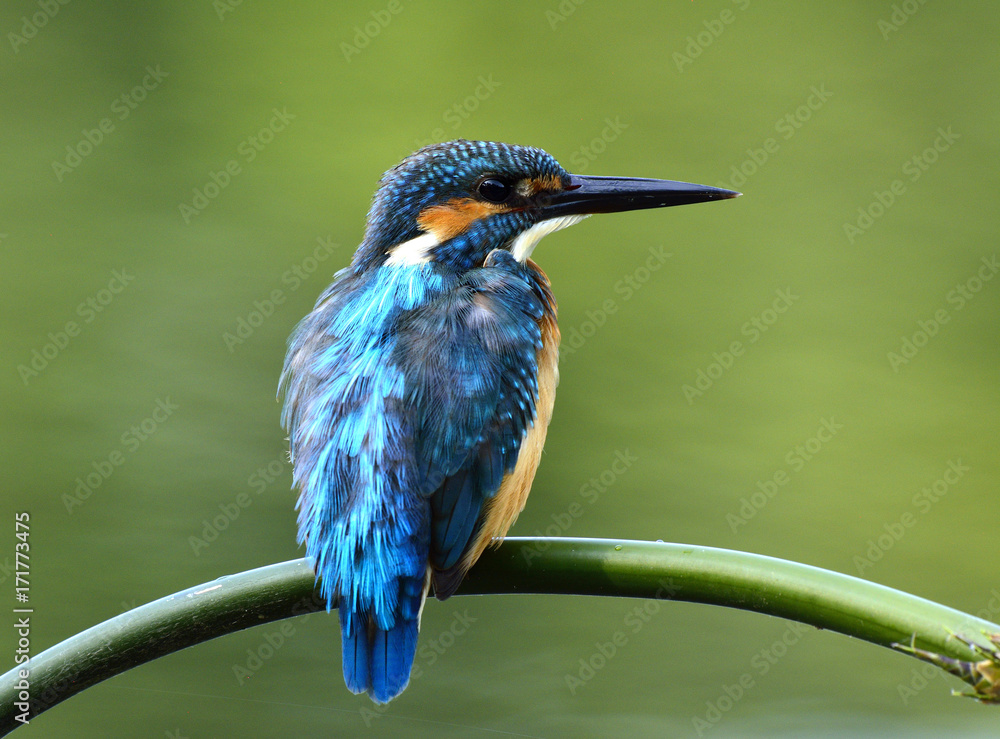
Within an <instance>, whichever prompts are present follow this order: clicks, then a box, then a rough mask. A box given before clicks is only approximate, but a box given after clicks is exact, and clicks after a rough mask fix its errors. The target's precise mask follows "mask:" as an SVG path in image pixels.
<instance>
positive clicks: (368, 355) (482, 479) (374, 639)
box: [281, 140, 739, 703]
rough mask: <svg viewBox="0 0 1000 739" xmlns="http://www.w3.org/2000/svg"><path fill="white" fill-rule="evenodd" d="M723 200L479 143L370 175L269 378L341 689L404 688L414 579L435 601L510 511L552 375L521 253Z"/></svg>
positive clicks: (536, 442)
mask: <svg viewBox="0 0 1000 739" xmlns="http://www.w3.org/2000/svg"><path fill="white" fill-rule="evenodd" d="M738 194H739V193H736V192H732V191H729V190H721V189H718V188H713V187H706V186H703V185H692V184H688V183H684V182H671V181H666V180H649V179H636V178H616V177H584V176H578V175H571V174H569V173H568V172H566V171H565V170H564V169H563V168H562V167H561V166H559V164H558V162H556V160H555V159H553V158H552V157H551V156H550V155H549V154H547V153H546V152H544V151H542V150H541V149H536V148H532V147H527V146H513V145H510V144H502V143H495V142H489V141H465V140H459V141H451V142H448V143H444V144H434V145H431V146H427V147H425V148H423V149H421V150H420V151H418V152H416V153H414V154H411V155H410V156H409V157H407V158H406V159H404V160H403V161H402V162H401V163H400V164H398V165H397V166H396V167H394V168H392V169H390V170H389V171H388V172H386V173H385V175H384V176H383V177H382V180H381V182H380V184H379V188H378V191H377V192H376V194H375V197H374V200H373V203H372V207H371V210H370V212H369V214H368V224H367V227H366V229H365V235H364V240H363V241H362V242H361V245H360V246H359V247H358V250H357V252H356V253H355V254H354V258H353V260H352V261H351V264H350V265H349V266H348V267H346V268H345V269H342V270H341V271H339V272H338V273H337V274H336V276H335V277H334V280H333V283H332V284H331V285H330V286H329V287H328V288H327V289H326V290H325V291H324V292H323V294H322V295H320V297H319V300H318V301H317V302H316V307H315V308H314V309H313V311H312V312H311V313H310V314H309V315H308V316H306V317H305V318H304V319H303V320H302V321H301V322H300V323H299V325H298V327H297V328H296V329H295V332H294V333H293V334H292V337H291V339H290V340H289V347H288V354H287V356H286V357H285V365H284V370H283V372H282V378H281V391H282V392H283V393H284V398H285V400H284V408H283V411H282V424H283V425H284V427H285V428H286V429H287V430H288V433H289V443H290V447H291V458H292V462H293V469H294V473H293V483H294V485H295V487H297V488H298V490H299V491H300V496H299V501H298V510H299V515H298V528H299V534H298V539H299V543H300V544H301V543H302V542H305V544H306V552H307V555H308V556H309V558H310V559H311V560H312V562H313V566H314V568H315V571H316V576H317V579H318V581H319V587H320V592H321V594H322V596H323V597H325V598H326V603H327V609H328V610H329V609H331V608H333V607H334V606H335V605H336V606H337V607H338V609H339V614H340V624H341V632H342V635H343V663H344V680H345V681H346V683H347V687H348V688H349V689H350V690H351V691H352V692H354V693H363V692H367V693H368V695H369V696H370V697H371V699H372V700H374V701H375V702H376V703H386V702H388V701H389V700H391V699H392V698H394V697H395V696H397V695H399V693H401V692H402V691H403V689H404V688H405V687H406V685H407V683H408V682H409V679H410V670H411V668H412V666H413V658H414V655H415V653H416V648H417V631H418V629H419V624H420V614H421V611H422V610H423V606H424V601H425V599H426V597H427V593H428V591H429V589H430V587H431V585H433V586H434V594H435V596H436V597H437V598H439V599H442V600H443V599H445V598H448V597H449V596H450V595H452V594H453V593H454V592H455V590H456V589H457V588H458V586H459V585H460V584H461V582H462V579H463V578H464V577H465V574H466V572H468V570H469V568H470V567H472V565H473V564H475V562H476V560H477V559H478V558H479V556H480V555H481V554H482V553H483V551H484V550H485V549H486V547H487V546H489V545H490V544H491V543H494V544H495V543H498V542H499V541H500V540H501V539H502V538H503V536H504V535H505V534H506V533H507V530H508V529H509V528H510V526H511V524H513V523H514V519H516V518H517V515H518V513H520V512H521V510H522V509H523V508H524V504H525V501H526V499H527V497H528V492H529V490H530V488H531V483H532V480H533V479H534V476H535V470H536V468H537V467H538V462H539V458H540V456H541V452H542V445H543V444H544V442H545V432H546V429H547V427H548V425H549V419H550V418H551V416H552V404H553V401H554V398H555V388H556V383H557V382H558V377H559V375H558V370H557V367H556V362H557V359H558V344H559V329H558V327H557V325H556V302H555V298H553V296H552V291H551V288H550V286H549V280H548V278H547V277H546V276H545V273H544V272H542V270H541V269H539V267H538V266H537V265H536V264H535V263H534V262H533V261H531V259H530V258H529V257H530V256H531V253H532V250H533V249H534V248H535V245H536V244H537V243H538V241H539V240H540V239H541V238H542V237H543V236H545V235H546V234H549V233H552V232H553V231H556V230H558V229H561V228H565V227H566V226H570V225H572V224H574V223H577V222H578V221H580V220H582V219H583V218H585V217H586V216H588V215H590V214H592V213H612V212H617V211H626V210H638V209H642V208H660V207H664V206H669V205H682V204H685V203H697V202H702V201H707V200H718V199H723V198H731V197H735V196H737V195H738Z"/></svg>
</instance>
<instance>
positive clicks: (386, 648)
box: [340, 578, 426, 703]
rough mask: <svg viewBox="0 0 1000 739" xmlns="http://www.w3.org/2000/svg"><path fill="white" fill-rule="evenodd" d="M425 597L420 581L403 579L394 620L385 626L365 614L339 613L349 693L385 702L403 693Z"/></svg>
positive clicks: (415, 648) (411, 666) (413, 654)
mask: <svg viewBox="0 0 1000 739" xmlns="http://www.w3.org/2000/svg"><path fill="white" fill-rule="evenodd" d="M425 597H426V590H425V587H424V581H423V580H418V579H416V578H404V579H402V581H401V583H400V592H399V599H398V601H397V604H396V608H395V613H394V616H395V622H394V623H393V624H392V625H391V626H390V627H389V628H387V629H383V628H380V627H379V626H378V625H377V624H376V623H375V620H374V618H373V617H372V616H370V615H368V614H359V613H352V614H341V617H340V629H341V636H342V641H343V661H344V682H346V683H347V687H348V688H349V689H350V691H351V692H352V693H355V694H357V693H368V695H369V696H370V697H371V699H372V700H373V701H375V702H376V703H388V702H389V701H391V700H392V699H393V698H395V697H396V696H397V695H399V694H400V693H402V692H403V690H404V689H405V688H406V686H407V684H408V683H409V682H410V671H411V670H412V669H413V658H414V657H415V656H416V653H417V632H418V631H419V629H420V609H421V606H422V605H423V601H424V598H425Z"/></svg>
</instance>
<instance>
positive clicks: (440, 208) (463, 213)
mask: <svg viewBox="0 0 1000 739" xmlns="http://www.w3.org/2000/svg"><path fill="white" fill-rule="evenodd" d="M506 210H507V208H504V207H502V206H498V205H493V204H492V203H484V202H483V201H481V200H473V199H472V198H452V199H451V200H449V201H448V202H447V203H443V204H441V205H432V206H431V207H430V208H426V209H424V210H423V211H422V212H421V213H420V215H419V216H418V217H417V225H419V226H420V228H421V229H422V230H424V231H426V232H427V233H431V234H434V237H435V238H436V239H437V240H438V241H439V242H441V243H444V242H445V241H447V240H448V239H453V238H455V237H456V236H458V235H459V234H462V233H465V231H466V230H468V228H469V226H471V225H472V222H473V221H478V220H479V219H480V218H486V217H487V216H491V215H493V214H494V213H503V212H504V211H506Z"/></svg>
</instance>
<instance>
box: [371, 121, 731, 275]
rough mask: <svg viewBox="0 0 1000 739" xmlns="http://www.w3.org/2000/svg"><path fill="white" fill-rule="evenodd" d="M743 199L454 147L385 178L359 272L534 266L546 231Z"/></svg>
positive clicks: (538, 153)
mask: <svg viewBox="0 0 1000 739" xmlns="http://www.w3.org/2000/svg"><path fill="white" fill-rule="evenodd" d="M737 195H739V193H736V192H733V191H731V190H722V189H719V188H715V187H708V186H705V185H692V184H689V183H686V182H672V181H669V180H649V179H639V178H630V177H589V176H581V175H572V174H570V173H568V172H567V171H566V170H564V169H563V168H562V167H561V166H559V163H558V162H557V161H556V160H555V159H554V158H553V157H552V156H551V155H549V154H548V153H546V152H544V151H542V150H541V149H536V148H534V147H530V146H515V145H512V144H502V143H497V142H493V141H465V140H462V139H460V140H458V141H449V142H447V143H443V144H432V145H431V146H426V147H424V148H423V149H421V150H420V151H417V152H416V153H414V154H411V155H410V156H408V157H407V158H406V159H404V160H403V161H402V162H400V163H399V164H398V165H396V166H395V167H393V168H392V169H390V170H389V171H388V172H386V173H385V175H383V177H382V180H381V182H380V184H379V189H378V191H377V192H376V193H375V198H374V201H373V203H372V207H371V210H370V211H369V214H368V226H367V229H366V231H365V238H364V241H363V242H362V244H361V246H360V247H359V249H358V251H357V253H356V254H355V256H354V263H353V266H354V268H355V270H356V271H358V272H362V271H365V270H367V269H370V268H373V267H377V266H381V265H383V264H415V263H422V262H438V263H442V264H445V265H447V266H449V267H450V268H452V269H454V270H456V271H459V272H464V271H466V270H469V269H472V268H474V267H479V266H481V265H482V264H483V261H484V260H485V259H486V256H487V255H488V254H489V253H490V252H491V251H493V250H494V249H509V250H510V251H511V252H512V253H513V254H514V256H515V257H516V258H517V259H518V260H520V261H524V260H526V259H527V258H528V257H529V256H530V255H531V252H532V250H533V249H534V247H535V245H536V244H537V243H538V241H539V240H540V239H541V238H542V237H543V236H545V235H546V234H549V233H552V232H553V231H556V230H558V229H560V228H565V227H566V226H570V225H572V224H574V223H577V222H578V221H580V220H582V219H583V218H586V217H587V216H588V215H590V214H592V213H614V212H618V211H625V210H639V209H642V208H661V207H665V206H668V205H683V204H686V203H698V202H703V201H706V200H719V199H724V198H732V197H736V196H737Z"/></svg>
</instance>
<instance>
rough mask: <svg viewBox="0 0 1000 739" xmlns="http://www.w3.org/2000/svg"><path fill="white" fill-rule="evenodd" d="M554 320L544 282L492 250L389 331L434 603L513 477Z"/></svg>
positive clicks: (460, 570) (463, 564) (450, 587)
mask: <svg viewBox="0 0 1000 739" xmlns="http://www.w3.org/2000/svg"><path fill="white" fill-rule="evenodd" d="M554 319H555V302H554V300H553V298H552V294H551V292H550V291H549V288H548V281H547V280H546V278H545V276H544V275H543V274H542V273H541V272H540V270H537V268H535V267H534V266H525V265H523V264H521V263H519V262H518V261H517V260H516V259H514V257H513V256H511V254H510V253H509V252H507V251H501V250H498V251H494V252H493V253H492V254H491V255H490V256H489V258H488V259H487V261H486V264H485V266H484V267H483V268H481V269H475V270H471V271H470V272H468V273H466V274H465V275H463V277H462V279H461V282H460V284H459V285H458V286H457V287H456V289H454V290H453V291H450V292H449V293H448V294H447V295H446V296H444V297H442V298H441V299H439V300H436V301H432V302H430V303H428V304H426V305H424V306H421V307H420V308H418V309H415V310H414V311H412V312H411V313H410V314H409V315H407V316H405V317H404V318H403V319H402V320H401V321H400V323H399V324H398V327H397V331H396V352H395V357H396V359H395V361H396V363H397V364H398V365H399V366H400V367H401V368H402V370H403V374H404V376H405V377H406V385H407V387H408V388H409V389H410V393H411V394H410V396H409V401H410V402H411V403H412V407H414V408H416V409H418V417H417V418H416V419H415V421H414V426H413V428H414V430H416V431H417V436H416V440H417V445H416V449H417V454H416V457H417V460H418V464H419V465H420V480H421V491H422V492H423V493H424V494H426V495H428V496H429V502H430V509H431V543H430V563H431V566H432V568H433V571H434V573H433V578H434V588H435V593H436V595H437V596H438V597H439V598H442V599H443V598H447V597H448V596H449V595H451V594H452V593H453V592H454V590H455V589H456V588H457V587H458V585H459V584H460V583H461V581H462V578H463V577H464V575H465V572H466V571H467V570H468V568H469V566H471V564H472V562H471V561H469V560H468V558H467V557H465V556H464V555H466V554H467V553H468V552H469V549H470V547H471V546H472V545H473V543H474V541H475V540H476V537H477V535H478V534H479V531H480V528H481V526H482V523H483V514H484V507H485V504H486V503H487V501H489V500H490V499H491V498H493V496H495V495H496V494H497V492H498V490H500V488H501V483H502V481H503V479H504V476H505V475H508V474H509V473H511V472H512V470H513V469H514V467H515V465H516V463H517V459H518V454H519V451H520V447H521V444H522V441H523V439H524V437H525V434H526V432H527V431H528V429H529V428H530V427H531V425H532V424H533V422H534V419H535V415H536V401H537V399H538V391H539V388H538V372H539V367H538V357H539V352H540V351H541V350H542V348H543V342H542V338H543V332H542V329H543V325H544V323H545V321H546V320H550V321H552V322H553V324H554ZM546 420H547V419H546ZM501 533H503V532H501Z"/></svg>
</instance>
